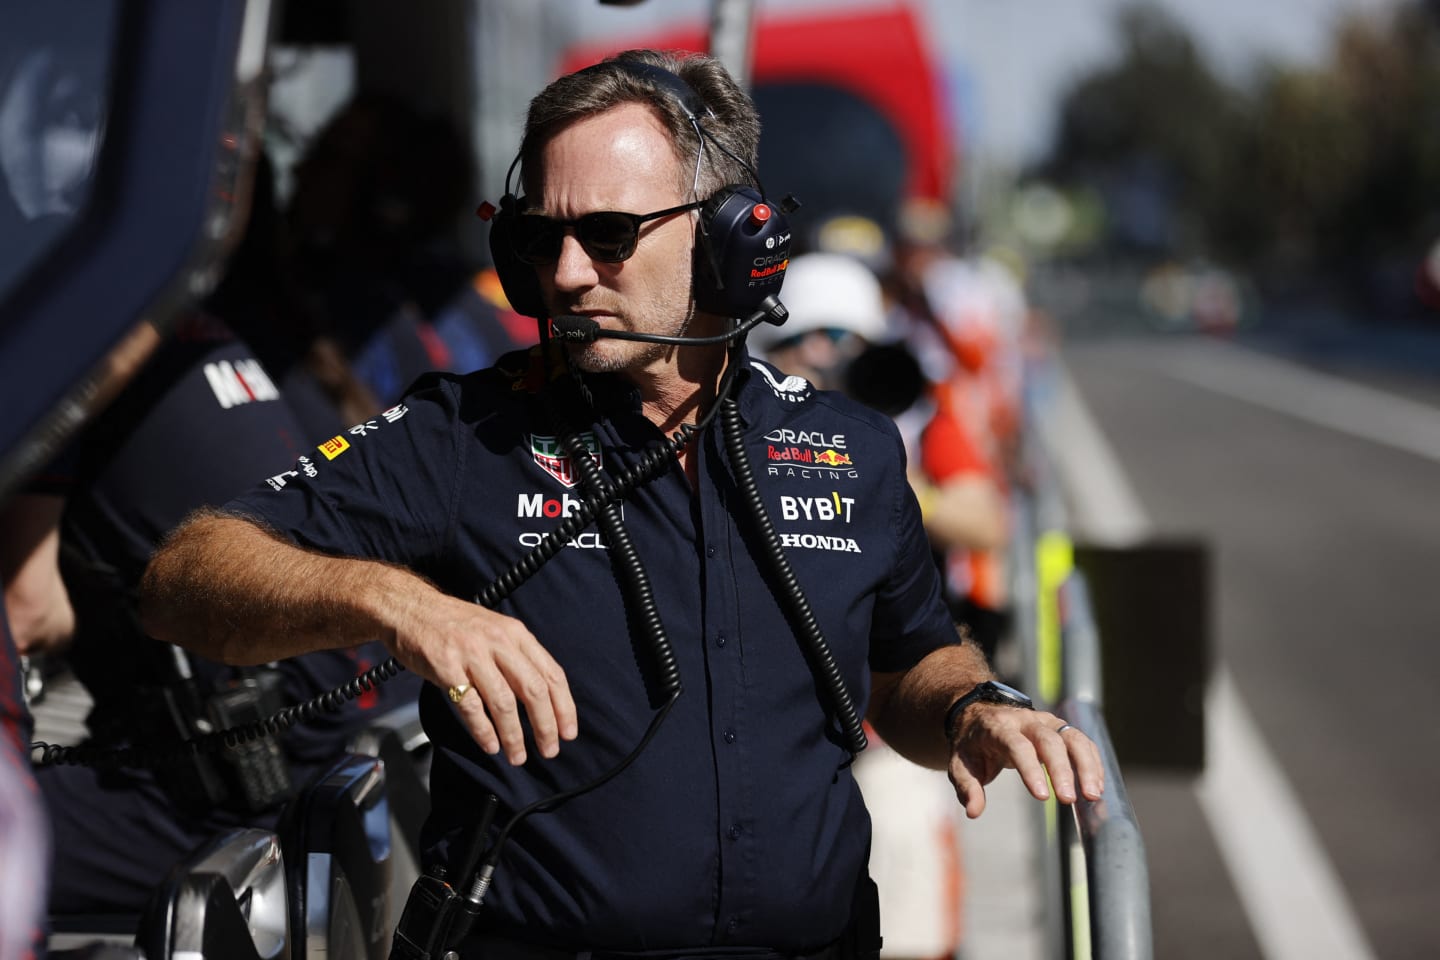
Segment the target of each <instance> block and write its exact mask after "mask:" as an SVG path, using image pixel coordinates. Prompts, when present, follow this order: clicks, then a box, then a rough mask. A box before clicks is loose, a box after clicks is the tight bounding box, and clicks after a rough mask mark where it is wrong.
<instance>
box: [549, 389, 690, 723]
mask: <svg viewBox="0 0 1440 960" xmlns="http://www.w3.org/2000/svg"><path fill="white" fill-rule="evenodd" d="M575 382H576V384H577V385H578V386H579V387H581V388H582V389H581V390H579V391H577V392H580V393H581V395H582V396H585V397H587V399H588V396H589V391H588V390H584V389H583V387H584V382H583V381H581V380H580V378H579V375H578V374H576V376H575ZM546 396H547V398H548V399H549V402H550V407H551V414H552V416H554V417H555V419H556V421H557V423H559V424H560V430H559V433H560V446H561V447H562V448H563V449H564V450H565V452H566V454H568V455H569V457H570V462H571V463H573V464H574V465H575V469H576V470H577V471H578V472H579V474H580V485H581V489H582V490H584V491H585V493H586V494H587V496H586V498H585V499H587V500H589V499H590V498H591V497H597V498H598V497H601V496H603V495H604V494H606V493H609V492H610V490H611V483H610V481H609V480H608V479H606V477H605V475H604V474H603V473H601V471H600V467H599V465H598V464H596V463H595V458H594V457H592V456H591V455H590V451H589V450H587V449H586V448H585V445H584V444H583V443H581V442H580V437H579V435H578V434H577V433H576V432H575V430H574V428H573V425H569V424H567V423H566V419H567V418H565V417H564V415H563V413H562V411H561V410H560V409H559V408H560V404H559V403H558V402H556V401H555V397H554V391H549V392H547V394H546ZM596 524H597V525H598V526H599V527H600V532H601V534H602V535H603V536H604V537H605V542H606V543H608V544H609V545H610V549H611V550H612V551H613V553H612V554H611V557H612V559H613V561H614V562H615V563H616V564H617V565H618V566H619V571H618V578H617V579H618V580H619V582H620V591H621V594H622V595H623V597H624V598H625V603H626V606H627V607H628V608H629V612H630V616H631V618H632V620H633V622H634V624H635V625H636V626H638V627H639V629H640V631H641V635H642V636H644V637H646V638H647V639H648V640H649V642H650V652H651V654H652V655H653V656H654V658H655V663H654V666H655V668H656V669H657V670H658V680H659V684H660V688H661V689H662V690H663V691H664V693H665V695H666V697H667V698H670V699H673V698H675V697H678V696H679V695H680V692H681V689H682V684H681V682H680V665H679V663H677V662H676V660H675V651H674V649H672V648H671V646H670V638H669V637H668V636H667V635H666V633H665V624H664V623H663V622H661V620H660V611H659V609H658V608H657V607H656V606H655V592H654V591H653V590H652V589H651V587H650V576H649V574H647V573H646V572H645V564H644V563H643V562H642V561H641V560H640V554H639V552H638V551H637V550H636V549H635V542H634V541H633V540H631V539H630V531H628V530H626V529H625V525H624V522H623V521H622V519H621V515H620V504H619V502H618V501H617V500H613V499H612V500H609V501H608V502H607V503H606V504H605V506H603V507H601V508H600V511H599V514H598V515H597V516H596Z"/></svg>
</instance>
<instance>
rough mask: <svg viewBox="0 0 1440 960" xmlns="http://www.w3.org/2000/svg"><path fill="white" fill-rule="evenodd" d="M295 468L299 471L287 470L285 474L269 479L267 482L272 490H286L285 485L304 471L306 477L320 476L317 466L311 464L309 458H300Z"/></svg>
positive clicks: (278, 474)
mask: <svg viewBox="0 0 1440 960" xmlns="http://www.w3.org/2000/svg"><path fill="white" fill-rule="evenodd" d="M295 466H296V467H297V469H295V470H286V471H284V472H283V473H277V474H275V476H273V477H267V478H266V480H265V482H266V483H268V484H270V489H272V490H284V489H285V484H286V483H288V482H289V481H290V479H291V478H292V477H298V476H300V474H301V472H302V471H303V472H304V474H305V476H307V477H310V478H312V479H313V478H315V477H318V476H319V475H320V471H319V470H317V469H316V468H315V464H314V463H313V462H311V460H310V458H309V457H300V458H299V459H297V460H296V461H295Z"/></svg>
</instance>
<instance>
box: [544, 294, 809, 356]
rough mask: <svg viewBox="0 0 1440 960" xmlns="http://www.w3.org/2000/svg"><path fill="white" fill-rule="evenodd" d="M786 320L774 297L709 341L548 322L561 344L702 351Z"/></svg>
mask: <svg viewBox="0 0 1440 960" xmlns="http://www.w3.org/2000/svg"><path fill="white" fill-rule="evenodd" d="M789 316H790V311H788V310H786V309H785V305H784V304H783V303H781V302H780V301H779V300H777V299H775V297H774V295H771V296H768V297H766V298H765V299H764V300H762V301H761V302H760V309H758V310H756V311H755V312H754V313H753V314H751V315H750V316H749V317H748V318H746V320H745V321H744V322H743V323H741V324H740V325H739V326H737V327H736V328H735V329H734V330H731V331H729V332H727V333H720V334H716V335H715V336H713V337H672V336H667V335H665V334H660V333H632V332H630V331H629V330H606V329H604V328H603V327H601V326H600V324H599V323H598V322H596V321H595V320H592V319H590V318H589V317H580V316H574V315H571V314H562V315H561V316H558V317H556V318H554V319H553V320H551V321H550V329H551V331H552V332H553V333H554V335H555V337H556V339H559V340H564V341H565V342H566V343H594V342H595V341H596V340H598V339H600V338H602V337H606V338H609V339H611V340H634V341H636V342H639V343H663V344H669V345H671V346H677V347H702V346H707V345H709V344H715V343H728V342H729V341H731V340H734V339H735V338H736V337H739V336H743V335H744V334H746V333H749V332H750V330H751V329H752V328H753V327H755V326H758V325H759V324H760V323H762V322H763V321H765V320H769V321H770V322H771V323H773V324H776V325H777V326H778V325H779V324H782V323H784V322H785V320H786V318H787V317H789Z"/></svg>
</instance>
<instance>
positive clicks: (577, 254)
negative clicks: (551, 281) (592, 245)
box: [555, 228, 600, 290]
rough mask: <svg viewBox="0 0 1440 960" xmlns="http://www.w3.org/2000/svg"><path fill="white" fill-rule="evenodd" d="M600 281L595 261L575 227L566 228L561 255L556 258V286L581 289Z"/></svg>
mask: <svg viewBox="0 0 1440 960" xmlns="http://www.w3.org/2000/svg"><path fill="white" fill-rule="evenodd" d="M599 282H600V275H599V273H597V272H596V270H595V261H594V260H592V259H591V257H590V254H588V253H586V252H585V248H584V247H583V246H581V244H580V240H579V239H578V238H577V237H576V236H575V231H574V229H573V228H570V229H566V231H565V233H564V235H563V237H562V238H561V240H560V255H559V256H558V257H556V258H555V288H556V289H557V290H581V289H584V288H586V287H593V286H594V285H595V284H597V283H599Z"/></svg>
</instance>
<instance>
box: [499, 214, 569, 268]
mask: <svg viewBox="0 0 1440 960" xmlns="http://www.w3.org/2000/svg"><path fill="white" fill-rule="evenodd" d="M510 229H511V234H510V237H511V242H512V244H513V245H514V247H515V256H517V257H519V258H520V259H521V260H522V261H524V262H525V263H528V264H532V265H536V264H542V263H554V262H555V261H556V260H557V259H559V257H560V243H561V241H562V240H563V239H564V236H565V228H564V227H563V226H561V225H560V224H558V223H556V222H555V221H554V220H551V219H550V218H549V217H542V216H538V215H536V214H522V215H521V216H518V217H516V218H515V225H514V226H513V227H511V228H510Z"/></svg>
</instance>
